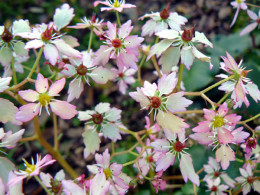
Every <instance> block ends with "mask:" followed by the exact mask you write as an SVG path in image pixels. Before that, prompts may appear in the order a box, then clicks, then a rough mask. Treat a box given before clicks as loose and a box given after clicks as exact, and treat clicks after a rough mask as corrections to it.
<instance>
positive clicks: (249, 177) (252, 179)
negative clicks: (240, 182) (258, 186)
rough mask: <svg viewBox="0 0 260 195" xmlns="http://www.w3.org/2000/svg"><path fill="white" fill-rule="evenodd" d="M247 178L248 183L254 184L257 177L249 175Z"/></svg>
mask: <svg viewBox="0 0 260 195" xmlns="http://www.w3.org/2000/svg"><path fill="white" fill-rule="evenodd" d="M246 180H247V183H249V184H252V183H254V181H255V180H256V178H255V177H251V176H248V177H247V179H246Z"/></svg>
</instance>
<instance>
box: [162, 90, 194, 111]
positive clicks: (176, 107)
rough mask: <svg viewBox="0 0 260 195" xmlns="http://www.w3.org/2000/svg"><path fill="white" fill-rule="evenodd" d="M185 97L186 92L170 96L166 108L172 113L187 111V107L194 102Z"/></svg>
mask: <svg viewBox="0 0 260 195" xmlns="http://www.w3.org/2000/svg"><path fill="white" fill-rule="evenodd" d="M183 95H184V92H178V93H174V94H171V95H169V96H168V99H167V101H166V108H167V109H168V110H169V111H171V112H181V111H185V110H186V107H188V106H189V105H191V104H192V101H191V100H188V99H186V98H185V97H183Z"/></svg>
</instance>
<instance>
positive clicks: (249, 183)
mask: <svg viewBox="0 0 260 195" xmlns="http://www.w3.org/2000/svg"><path fill="white" fill-rule="evenodd" d="M239 171H240V174H241V176H240V177H237V178H235V180H236V181H237V182H239V183H241V184H242V187H243V189H242V191H243V195H246V194H248V193H249V192H250V191H251V188H253V190H254V191H256V192H258V193H260V181H259V179H258V178H257V177H254V176H253V172H252V168H251V166H250V165H247V167H246V168H245V169H243V168H239Z"/></svg>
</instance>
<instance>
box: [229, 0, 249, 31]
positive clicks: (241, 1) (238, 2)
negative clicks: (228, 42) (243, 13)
mask: <svg viewBox="0 0 260 195" xmlns="http://www.w3.org/2000/svg"><path fill="white" fill-rule="evenodd" d="M245 1H246V0H235V1H232V2H231V3H230V4H231V5H232V6H233V7H234V8H237V11H236V13H235V16H234V18H233V21H232V23H231V25H230V27H232V26H233V25H234V24H235V22H236V20H237V16H238V13H239V10H240V8H241V9H242V10H246V9H247V5H246V3H245Z"/></svg>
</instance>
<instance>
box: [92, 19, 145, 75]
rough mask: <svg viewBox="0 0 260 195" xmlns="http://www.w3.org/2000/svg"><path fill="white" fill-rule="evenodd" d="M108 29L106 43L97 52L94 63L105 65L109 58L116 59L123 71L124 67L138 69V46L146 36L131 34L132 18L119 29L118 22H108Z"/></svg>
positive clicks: (120, 69)
mask: <svg viewBox="0 0 260 195" xmlns="http://www.w3.org/2000/svg"><path fill="white" fill-rule="evenodd" d="M107 27H108V31H106V33H105V34H104V36H105V38H106V39H105V44H106V45H102V46H101V47H100V49H99V50H98V51H97V52H96V59H95V61H94V65H100V64H101V65H103V66H104V65H105V64H107V63H108V60H109V59H110V58H111V59H116V63H117V66H118V68H119V71H123V69H124V67H126V68H129V67H131V68H133V69H135V70H137V65H136V62H137V61H138V59H137V56H138V54H139V51H138V47H139V46H140V44H141V42H143V40H144V38H142V37H138V36H137V35H130V36H129V34H130V33H131V31H132V29H133V26H131V20H129V21H127V22H126V23H124V24H123V25H122V26H121V27H120V28H119V29H117V27H116V24H112V23H111V22H107Z"/></svg>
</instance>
